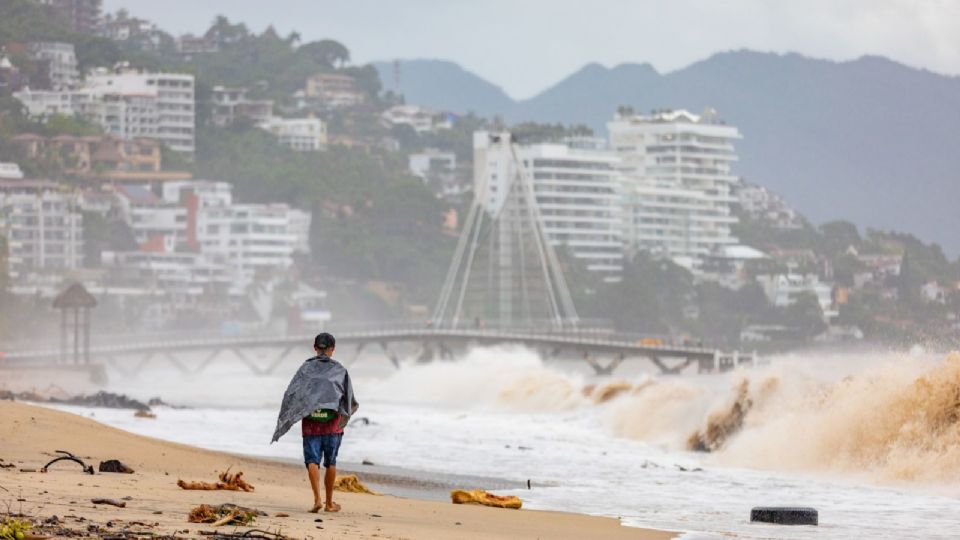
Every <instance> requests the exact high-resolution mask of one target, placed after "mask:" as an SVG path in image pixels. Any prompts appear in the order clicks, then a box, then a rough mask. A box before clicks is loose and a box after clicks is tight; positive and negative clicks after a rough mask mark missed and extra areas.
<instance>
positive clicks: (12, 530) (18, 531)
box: [0, 517, 33, 540]
mask: <svg viewBox="0 0 960 540" xmlns="http://www.w3.org/2000/svg"><path fill="white" fill-rule="evenodd" d="M32 528H33V524H32V523H30V522H29V521H26V520H23V519H17V518H12V517H10V518H3V519H2V520H0V538H2V539H3V540H24V538H26V537H27V534H29V533H28V531H30V529H32Z"/></svg>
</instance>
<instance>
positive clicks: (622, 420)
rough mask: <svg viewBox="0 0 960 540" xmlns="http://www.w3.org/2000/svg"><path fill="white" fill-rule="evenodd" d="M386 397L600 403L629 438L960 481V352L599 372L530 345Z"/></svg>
mask: <svg viewBox="0 0 960 540" xmlns="http://www.w3.org/2000/svg"><path fill="white" fill-rule="evenodd" d="M381 384H382V386H381V387H380V388H378V389H377V390H376V391H377V392H378V393H380V395H383V396H384V397H387V398H390V399H397V400H414V401H419V402H429V401H440V402H449V403H457V404H461V405H463V404H474V405H485V406H493V407H497V408H506V409H511V410H518V411H551V410H569V409H572V408H593V409H595V413H596V414H597V415H598V416H599V417H600V418H602V419H603V420H604V421H605V425H606V426H607V427H608V428H609V429H610V430H611V431H612V432H613V433H614V434H616V435H617V436H622V437H628V438H633V439H639V440H643V441H646V442H649V443H651V444H656V445H661V446H664V447H667V448H668V449H672V450H697V451H704V452H710V455H709V457H708V458H706V459H707V460H708V462H711V463H715V464H718V465H729V466H742V467H749V468H767V469H776V470H813V471H837V472H844V473H853V474H858V473H866V474H868V475H869V476H870V477H871V478H875V479H878V480H889V481H914V482H942V481H944V480H946V479H949V480H957V479H960V354H957V353H953V354H951V355H949V356H948V357H947V358H946V359H941V360H939V361H936V362H930V361H928V360H924V359H919V358H911V357H906V356H894V355H891V354H889V353H886V354H880V355H877V356H876V357H874V358H873V359H872V360H871V359H866V360H865V359H864V358H844V357H832V358H823V357H821V358H819V359H813V358H804V357H802V356H801V357H797V358H795V359H794V361H792V362H790V361H784V362H776V363H775V367H771V368H765V369H758V370H753V371H750V372H740V373H736V374H733V375H731V376H727V377H694V378H683V377H669V378H651V377H649V376H647V375H643V376H641V377H639V378H637V379H635V380H625V379H612V380H603V381H596V380H588V379H587V378H586V377H584V376H577V375H572V374H568V373H564V372H561V371H559V370H557V369H554V368H553V367H548V366H545V365H543V363H542V362H541V361H540V360H539V358H538V357H537V356H536V354H534V353H532V352H529V351H525V350H523V349H518V348H494V349H477V350H475V351H473V352H471V353H470V354H469V355H468V357H467V358H466V359H465V360H464V361H461V362H455V363H435V364H430V365H423V366H413V367H411V368H408V369H404V370H401V371H399V372H397V373H396V374H394V375H392V376H390V377H389V378H388V379H386V380H384V381H381Z"/></svg>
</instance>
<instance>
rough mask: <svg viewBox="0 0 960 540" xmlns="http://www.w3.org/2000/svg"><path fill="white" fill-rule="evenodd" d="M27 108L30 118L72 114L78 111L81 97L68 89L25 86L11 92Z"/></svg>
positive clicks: (41, 118) (42, 118)
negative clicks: (36, 88) (40, 88)
mask: <svg viewBox="0 0 960 540" xmlns="http://www.w3.org/2000/svg"><path fill="white" fill-rule="evenodd" d="M13 97H15V98H17V100H19V101H20V103H22V104H23V106H24V107H25V108H26V109H27V114H28V115H29V116H30V117H31V118H36V119H40V120H44V119H47V118H50V117H51V116H54V115H57V114H62V115H64V116H73V115H74V114H76V113H77V112H78V111H77V109H78V107H77V104H78V102H79V101H81V100H82V99H83V97H82V96H81V95H80V93H78V92H75V91H70V90H34V89H32V88H30V87H29V86H25V87H23V88H21V89H20V90H17V91H16V92H14V93H13Z"/></svg>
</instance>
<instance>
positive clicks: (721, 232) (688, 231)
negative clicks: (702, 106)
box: [607, 110, 741, 271]
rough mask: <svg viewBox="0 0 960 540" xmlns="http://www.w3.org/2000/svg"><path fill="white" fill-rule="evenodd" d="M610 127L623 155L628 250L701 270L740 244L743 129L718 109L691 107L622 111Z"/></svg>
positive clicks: (617, 151)
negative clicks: (738, 170)
mask: <svg viewBox="0 0 960 540" xmlns="http://www.w3.org/2000/svg"><path fill="white" fill-rule="evenodd" d="M607 128H608V130H609V132H610V144H611V146H612V147H613V150H614V151H615V152H616V153H617V155H618V156H620V158H621V160H622V161H621V165H620V168H621V171H622V172H623V174H624V177H623V182H624V189H625V196H626V198H625V212H626V215H625V218H626V220H625V221H626V238H625V239H626V246H627V250H628V252H635V251H642V250H647V251H650V252H653V253H656V254H660V255H664V256H667V257H670V258H671V259H673V260H674V261H675V262H677V263H678V264H681V265H683V266H686V267H687V268H690V269H691V270H694V271H696V270H697V269H698V268H699V266H700V262H701V260H702V258H703V257H705V256H707V255H709V254H710V253H711V252H712V251H714V250H715V249H717V248H720V247H722V246H726V245H732V244H736V243H737V239H736V238H735V237H734V236H733V235H732V234H731V231H730V226H731V225H732V224H734V223H736V221H737V219H736V216H734V215H733V213H732V212H731V205H732V204H733V203H735V202H736V198H735V197H734V196H733V195H732V194H731V186H732V185H734V184H736V183H737V182H739V179H738V178H737V177H736V176H734V175H733V174H732V173H731V170H730V165H731V163H732V162H734V161H736V160H737V155H736V153H735V152H734V147H733V141H734V140H736V139H739V138H741V137H740V133H739V132H738V131H737V128H735V127H733V126H728V125H725V124H723V123H721V122H719V121H718V120H717V119H716V117H715V113H713V112H712V111H707V113H705V114H704V115H695V114H691V113H690V112H688V111H684V110H679V111H664V112H658V113H654V114H651V115H626V116H624V115H620V114H618V115H617V116H616V117H615V118H614V120H613V121H611V122H609V123H608V124H607Z"/></svg>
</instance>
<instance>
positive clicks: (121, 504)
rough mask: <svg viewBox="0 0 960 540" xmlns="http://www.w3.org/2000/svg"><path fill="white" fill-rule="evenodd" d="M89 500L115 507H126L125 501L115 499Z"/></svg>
mask: <svg viewBox="0 0 960 540" xmlns="http://www.w3.org/2000/svg"><path fill="white" fill-rule="evenodd" d="M90 502H92V503H93V504H109V505H110V506H116V507H117V508H126V507H127V503H125V502H123V501H118V500H115V499H90Z"/></svg>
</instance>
